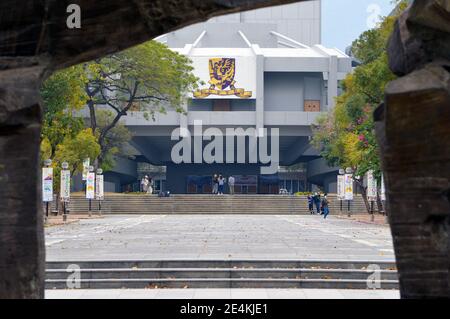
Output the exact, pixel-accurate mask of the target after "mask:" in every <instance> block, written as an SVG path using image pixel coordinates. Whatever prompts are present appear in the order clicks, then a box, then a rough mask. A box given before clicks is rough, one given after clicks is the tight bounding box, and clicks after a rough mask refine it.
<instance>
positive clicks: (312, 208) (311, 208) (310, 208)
mask: <svg viewBox="0 0 450 319" xmlns="http://www.w3.org/2000/svg"><path fill="white" fill-rule="evenodd" d="M308 210H309V213H310V214H311V215H312V214H314V204H313V197H312V196H311V194H308Z"/></svg>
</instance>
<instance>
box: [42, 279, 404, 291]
mask: <svg viewBox="0 0 450 319" xmlns="http://www.w3.org/2000/svg"><path fill="white" fill-rule="evenodd" d="M378 284H379V286H378V287H379V288H380V289H398V281H397V280H381V281H379V282H378ZM45 286H46V289H67V288H68V285H67V282H66V281H65V280H53V279H48V280H46V282H45ZM78 288H81V289H121V288H127V289H139V288H141V289H144V288H266V289H267V288H309V289H369V287H368V282H367V280H359V279H353V280H351V279H275V278H273V279H266V278H262V279H260V278H245V279H241V278H176V279H145V278H144V279H142V278H136V279H81V280H80V281H79V287H78Z"/></svg>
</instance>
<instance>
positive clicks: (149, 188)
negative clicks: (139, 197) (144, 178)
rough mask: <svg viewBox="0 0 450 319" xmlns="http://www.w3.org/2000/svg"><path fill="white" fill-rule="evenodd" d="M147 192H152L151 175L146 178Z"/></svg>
mask: <svg viewBox="0 0 450 319" xmlns="http://www.w3.org/2000/svg"><path fill="white" fill-rule="evenodd" d="M147 194H150V195H151V194H153V179H152V178H151V177H150V178H148V187H147Z"/></svg>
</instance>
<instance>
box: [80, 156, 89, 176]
mask: <svg viewBox="0 0 450 319" xmlns="http://www.w3.org/2000/svg"><path fill="white" fill-rule="evenodd" d="M89 166H90V159H89V158H86V159H84V160H83V177H82V178H83V181H85V180H86V179H87V175H88V173H89Z"/></svg>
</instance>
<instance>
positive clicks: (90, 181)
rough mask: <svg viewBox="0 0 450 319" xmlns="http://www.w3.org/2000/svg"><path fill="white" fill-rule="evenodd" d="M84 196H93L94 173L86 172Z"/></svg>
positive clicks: (88, 197)
mask: <svg viewBox="0 0 450 319" xmlns="http://www.w3.org/2000/svg"><path fill="white" fill-rule="evenodd" d="M86 198H87V199H94V198H95V173H88V174H87V179H86Z"/></svg>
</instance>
